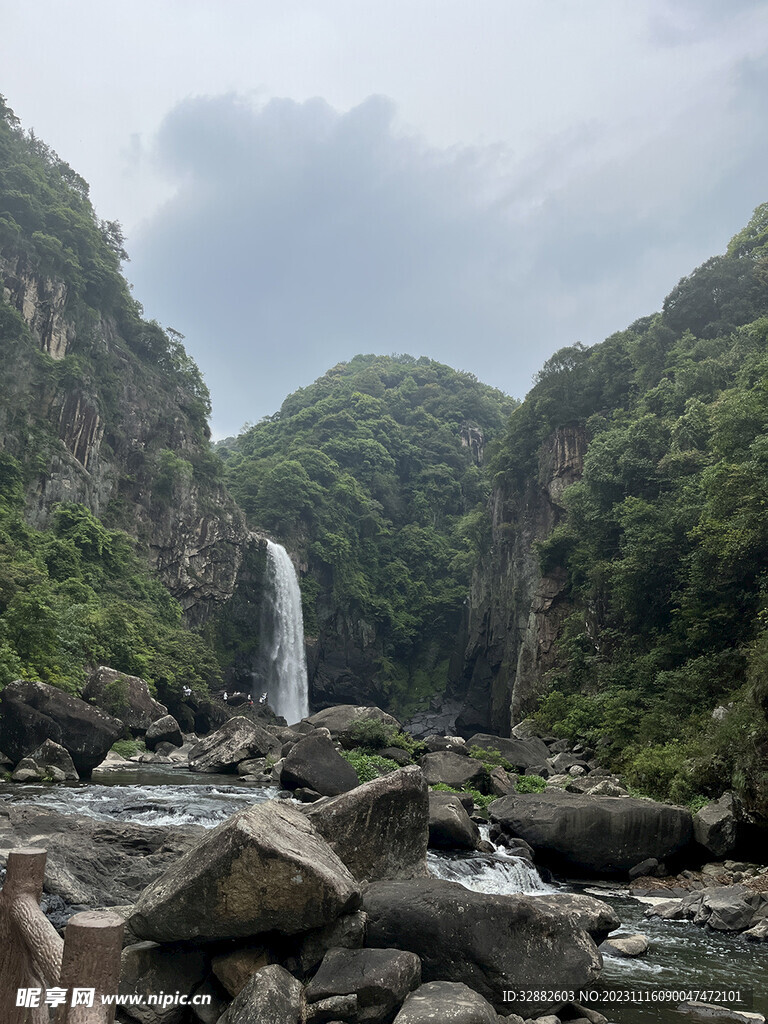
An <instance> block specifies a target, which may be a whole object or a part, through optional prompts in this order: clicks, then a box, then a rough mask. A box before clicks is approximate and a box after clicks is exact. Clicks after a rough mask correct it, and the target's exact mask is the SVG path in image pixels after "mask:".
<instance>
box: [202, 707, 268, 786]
mask: <svg viewBox="0 0 768 1024" xmlns="http://www.w3.org/2000/svg"><path fill="white" fill-rule="evenodd" d="M268 754H272V755H273V756H278V755H279V754H280V742H279V741H278V740H277V739H276V738H275V737H274V736H273V735H272V734H271V733H269V732H267V730H266V729H263V728H262V727H261V726H260V725H256V723H255V722H251V721H249V720H248V719H247V718H243V717H242V716H238V717H236V718H230V719H229V721H228V722H225V723H224V725H222V727H221V728H220V729H217V730H216V732H214V733H211V735H210V736H205V737H204V738H203V739H201V740H200V742H199V743H196V744H195V746H194V747H192V749H191V750H190V752H189V768H190V771H193V772H234V771H236V770H237V766H238V764H240V762H241V761H248V760H252V759H253V758H256V757H266V756H267V755H268Z"/></svg>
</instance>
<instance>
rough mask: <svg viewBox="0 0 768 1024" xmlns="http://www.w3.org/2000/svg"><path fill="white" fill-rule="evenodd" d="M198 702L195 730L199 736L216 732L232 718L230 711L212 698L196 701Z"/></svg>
mask: <svg viewBox="0 0 768 1024" xmlns="http://www.w3.org/2000/svg"><path fill="white" fill-rule="evenodd" d="M196 704H197V707H196V708H195V727H194V730H193V731H194V732H196V733H197V735H198V736H207V735H208V734H209V733H212V732H215V731H216V729H219V728H221V726H222V725H224V724H225V722H227V720H228V719H229V718H230V712H229V711H227V710H226V708H224V707H222V706H221V704H217V703H215V702H214V701H212V700H201V701H196Z"/></svg>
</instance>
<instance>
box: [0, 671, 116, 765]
mask: <svg viewBox="0 0 768 1024" xmlns="http://www.w3.org/2000/svg"><path fill="white" fill-rule="evenodd" d="M122 732H123V723H122V722H121V721H119V720H118V719H117V718H112V717H111V716H110V715H107V714H105V713H104V712H103V711H100V710H99V709H98V708H94V707H92V706H91V705H90V704H86V702H85V701H84V700H80V698H79V697H73V696H71V695H70V694H68V693H64V691H63V690H57V689H56V687H55V686H48V684H47V683H37V682H28V681H26V680H23V679H18V680H17V681H16V682H14V683H9V684H8V685H7V686H6V687H5V689H4V690H3V692H2V694H0V750H2V751H3V752H4V753H5V754H6V755H7V756H8V757H10V758H11V760H12V761H13V763H14V764H18V762H19V761H21V759H22V758H23V757H26V756H27V754H29V753H30V752H31V751H33V750H35V749H37V748H38V747H39V746H40V745H41V744H42V743H44V742H45V740H53V741H54V743H58V744H59V745H60V746H62V747H64V749H65V750H66V751H68V753H69V755H70V757H71V758H72V761H73V762H74V765H75V768H76V769H77V773H78V775H80V776H81V777H89V776H90V774H91V772H92V771H93V769H94V768H95V767H96V765H98V764H101V762H102V761H103V760H104V758H105V757H106V755H107V751H108V750H109V748H110V747H111V746H112V744H113V743H114V742H115V740H116V739H117V738H118V737H119V736H120V735H122Z"/></svg>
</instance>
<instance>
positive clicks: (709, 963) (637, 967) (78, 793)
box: [0, 765, 768, 1024]
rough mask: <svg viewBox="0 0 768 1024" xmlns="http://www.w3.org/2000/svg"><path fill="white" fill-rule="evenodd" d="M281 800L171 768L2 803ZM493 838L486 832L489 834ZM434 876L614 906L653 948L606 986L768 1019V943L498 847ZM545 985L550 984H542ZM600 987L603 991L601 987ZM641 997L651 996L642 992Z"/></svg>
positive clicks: (623, 1014)
mask: <svg viewBox="0 0 768 1024" xmlns="http://www.w3.org/2000/svg"><path fill="white" fill-rule="evenodd" d="M276 795H277V790H276V789H275V788H274V787H261V786H258V785H254V784H249V783H245V782H243V781H242V780H241V779H239V778H238V777H237V776H233V775H200V774H193V773H191V772H188V771H185V770H181V769H171V768H166V767H165V766H155V765H137V766H136V768H130V769H124V770H118V769H110V770H108V771H99V770H98V769H97V770H96V771H95V772H94V775H93V780H92V781H91V782H89V783H79V784H78V783H74V784H70V785H42V784H41V785H30V784H24V785H15V784H13V783H6V784H2V785H0V805H2V804H3V803H7V802H15V803H25V804H34V805H36V806H38V807H50V808H51V809H53V810H57V811H60V812H62V813H69V814H87V815H91V816H93V817H96V818H99V819H101V820H112V821H133V822H138V823H140V824H146V825H183V824H190V823H192V824H197V825H203V826H205V827H207V828H212V827H214V826H215V825H217V824H219V822H221V821H223V820H224V819H225V818H227V817H228V816H229V815H230V814H233V813H234V812H235V811H238V810H241V809H242V808H243V807H248V806H251V805H252V804H254V803H259V802H261V801H263V800H268V799H271V798H272V797H274V796H276ZM482 831H483V833H484V838H487V829H485V828H483V829H482ZM428 859H429V868H430V872H431V873H432V874H433V875H435V876H436V877H438V878H445V879H448V880H449V881H452V882H459V883H460V884H461V885H463V886H465V887H466V888H468V889H473V890H475V891H478V892H488V893H497V894H502V895H504V894H513V893H527V894H529V895H531V896H533V897H535V896H536V895H537V893H557V892H586V893H587V894H589V895H592V896H596V897H597V898H599V899H602V900H605V901H606V902H607V903H610V904H611V905H612V906H613V907H614V909H615V910H616V912H617V914H618V916H619V918H620V919H621V922H622V926H621V928H620V930H619V931H620V932H621V933H624V934H629V933H633V932H641V933H642V934H643V935H645V936H646V937H647V938H648V939H649V942H650V947H649V950H648V952H647V953H646V954H645V955H644V956H643V957H639V958H635V959H620V958H618V957H610V956H606V957H605V958H604V970H603V978H602V988H603V989H604V990H607V991H610V990H611V989H613V990H616V989H620V990H622V991H623V992H628V991H635V992H637V991H640V992H643V993H650V992H652V991H655V992H659V991H660V990H662V989H666V990H670V991H676V990H677V991H679V990H681V989H683V990H690V989H693V988H696V989H717V988H735V987H740V988H741V989H742V990H744V989H752V990H753V992H754V1003H753V1009H754V1010H755V1011H756V1012H759V1013H763V1014H764V1015H766V1016H768V945H766V944H764V943H749V942H746V941H745V940H744V939H741V938H739V936H738V935H724V934H720V933H718V932H711V931H706V930H705V929H703V928H699V927H698V926H696V925H694V924H691V923H690V922H682V921H662V920H660V919H658V918H645V917H644V916H643V912H644V910H645V904H644V903H642V902H641V901H639V900H637V899H634V898H633V897H632V896H630V894H629V891H628V890H627V889H626V887H623V886H621V885H617V884H615V883H610V884H608V883H599V882H598V883H591V884H589V885H587V884H585V883H578V882H552V883H545V882H543V881H542V879H541V878H540V876H539V874H538V872H537V871H536V869H535V868H534V867H532V866H531V865H530V864H528V863H527V862H526V861H524V860H522V859H520V858H517V857H513V856H511V855H510V854H509V853H508V852H507V851H506V850H504V849H503V848H501V847H499V848H497V849H495V850H494V852H493V853H469V854H467V853H443V852H440V853H438V852H430V854H429V858H428ZM541 984H542V986H546V984H547V979H546V978H542V979H541ZM596 988H597V989H600V986H597V987H596ZM642 998H647V997H646V996H643V997H642ZM590 1005H591V1006H592V1008H593V1009H597V1010H599V1011H600V1012H602V1013H604V1014H605V1015H606V1016H607V1017H608V1019H609V1020H610V1021H615V1022H616V1024H686V1021H691V1022H692V1021H693V1018H690V1017H685V1016H683V1015H682V1014H681V1013H679V1012H677V1011H676V1009H675V1007H674V1004H667V1003H664V1004H662V1003H658V1002H644V1003H638V1002H633V1003H619V1002H609V1003H607V1004H603V1003H595V1002H593V1003H590Z"/></svg>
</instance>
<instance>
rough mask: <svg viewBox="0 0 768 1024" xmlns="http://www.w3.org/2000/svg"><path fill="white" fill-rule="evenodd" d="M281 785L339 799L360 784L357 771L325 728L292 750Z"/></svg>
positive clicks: (285, 762)
mask: <svg viewBox="0 0 768 1024" xmlns="http://www.w3.org/2000/svg"><path fill="white" fill-rule="evenodd" d="M280 782H281V785H282V786H283V787H284V788H285V789H302V788H306V789H313V790H314V791H315V792H316V793H319V794H320V795H321V796H337V795H338V794H339V793H346V792H348V791H349V790H350V789H354V788H355V786H359V785H360V780H359V779H358V777H357V772H356V771H355V769H354V768H353V767H352V765H351V764H350V763H349V761H345V760H344V758H343V757H342V756H341V754H340V753H339V752H338V750H337V749H336V747H334V745H333V740H332V739H331V737H330V736H329V735H328V733H327V732H326V731H325V730H324V729H316V730H315V732H313V733H310V734H309V736H305V737H304V738H303V739H301V740H299V742H298V743H296V744H295V745H294V746H293V747H291V749H290V751H289V753H288V756H287V757H286V758H285V761H284V762H283V768H282V772H281V775H280Z"/></svg>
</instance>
